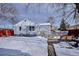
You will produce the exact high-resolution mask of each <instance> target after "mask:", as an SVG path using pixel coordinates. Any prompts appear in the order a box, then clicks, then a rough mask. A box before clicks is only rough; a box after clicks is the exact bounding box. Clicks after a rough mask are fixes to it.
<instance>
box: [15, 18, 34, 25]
mask: <svg viewBox="0 0 79 59" xmlns="http://www.w3.org/2000/svg"><path fill="white" fill-rule="evenodd" d="M33 25H35V24H34V23H33V22H32V21H30V20H28V19H27V20H22V21H20V22H19V23H17V24H15V26H33Z"/></svg>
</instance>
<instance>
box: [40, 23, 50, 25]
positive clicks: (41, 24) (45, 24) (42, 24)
mask: <svg viewBox="0 0 79 59" xmlns="http://www.w3.org/2000/svg"><path fill="white" fill-rule="evenodd" d="M39 25H51V24H50V23H41V24H39Z"/></svg>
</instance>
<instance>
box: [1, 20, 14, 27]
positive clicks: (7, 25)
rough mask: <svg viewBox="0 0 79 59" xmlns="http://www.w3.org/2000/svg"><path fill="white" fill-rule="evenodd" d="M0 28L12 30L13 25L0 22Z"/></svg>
mask: <svg viewBox="0 0 79 59" xmlns="http://www.w3.org/2000/svg"><path fill="white" fill-rule="evenodd" d="M0 28H1V29H13V24H11V23H10V22H8V21H1V23H0Z"/></svg>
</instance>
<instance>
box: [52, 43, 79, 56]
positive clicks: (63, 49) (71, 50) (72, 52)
mask: <svg viewBox="0 0 79 59" xmlns="http://www.w3.org/2000/svg"><path fill="white" fill-rule="evenodd" d="M53 45H54V49H55V53H56V55H57V56H79V47H78V48H75V47H72V46H71V45H69V44H68V42H60V43H57V44H53Z"/></svg>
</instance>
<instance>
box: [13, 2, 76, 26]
mask: <svg viewBox="0 0 79 59" xmlns="http://www.w3.org/2000/svg"><path fill="white" fill-rule="evenodd" d="M13 5H14V7H15V8H16V10H17V11H18V13H19V15H18V18H19V20H23V19H24V18H30V19H31V21H33V22H35V23H44V22H47V21H48V17H50V16H53V17H54V20H55V22H54V25H55V26H57V27H59V25H60V22H61V19H62V16H63V9H62V10H59V11H56V10H58V9H61V8H62V7H63V4H55V3H54V4H53V3H52V4H48V3H46V4H37V3H35V4H32V3H31V4H29V6H28V7H27V5H28V4H20V3H19V4H13ZM73 6H75V5H74V4H68V5H67V7H66V8H65V12H66V14H68V13H69V12H71V11H72V10H73V9H74V7H73ZM73 14H74V13H73ZM73 14H72V15H70V17H69V18H68V19H67V20H66V21H67V22H68V23H70V24H71V25H72V24H74V20H73Z"/></svg>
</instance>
